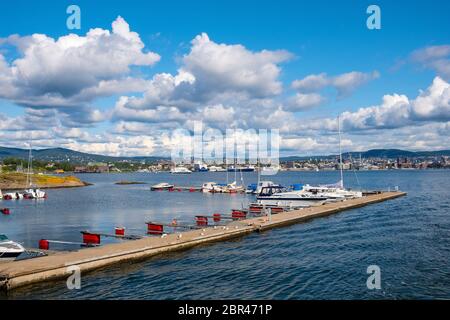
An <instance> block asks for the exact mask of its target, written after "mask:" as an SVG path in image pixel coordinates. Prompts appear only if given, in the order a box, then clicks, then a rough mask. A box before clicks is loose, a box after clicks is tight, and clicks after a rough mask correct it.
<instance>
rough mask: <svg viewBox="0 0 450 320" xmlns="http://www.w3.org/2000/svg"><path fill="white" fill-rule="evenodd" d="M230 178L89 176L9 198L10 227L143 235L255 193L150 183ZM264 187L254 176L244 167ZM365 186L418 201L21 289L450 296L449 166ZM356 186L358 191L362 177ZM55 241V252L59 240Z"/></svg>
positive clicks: (91, 294) (35, 294) (93, 293)
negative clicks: (76, 282) (373, 275)
mask: <svg viewBox="0 0 450 320" xmlns="http://www.w3.org/2000/svg"><path fill="white" fill-rule="evenodd" d="M225 175H226V174H225V173H195V174H192V175H186V176H185V175H182V176H175V175H170V174H132V175H122V174H120V175H119V174H111V175H95V174H93V175H81V176H80V177H81V178H82V179H83V180H86V181H89V182H92V183H94V185H93V186H90V187H86V188H77V189H59V190H49V191H48V193H49V199H48V200H46V201H40V202H33V201H16V202H11V201H9V202H6V201H4V202H3V204H2V206H5V205H6V204H7V205H8V206H9V207H10V208H11V211H12V214H11V215H10V216H1V217H0V233H6V234H8V235H9V236H10V238H13V239H15V240H17V241H20V242H23V243H24V244H25V245H26V246H28V247H36V246H37V241H38V240H39V239H40V238H48V239H64V240H69V241H80V239H81V237H80V234H79V231H80V230H83V229H89V230H95V231H103V232H112V231H113V228H114V227H115V226H117V225H123V226H126V227H128V228H129V229H135V230H134V232H135V233H139V232H144V230H145V227H146V226H145V224H144V222H145V221H147V220H151V219H156V220H166V221H170V220H171V219H172V218H173V217H178V218H179V219H181V220H183V219H184V220H186V221H188V220H190V219H192V216H194V215H196V214H211V213H213V212H227V211H228V210H229V209H231V208H236V207H241V206H242V204H245V203H247V202H248V201H251V200H252V198H251V197H250V196H245V195H233V196H230V195H220V194H215V195H210V194H201V193H189V192H170V193H169V192H150V191H149V185H128V186H119V185H114V182H116V181H119V180H139V181H146V182H148V183H150V184H153V183H157V182H160V181H167V182H175V183H176V184H179V185H185V186H188V185H200V184H201V183H202V182H206V181H217V182H224V180H225ZM244 178H245V182H246V183H250V182H255V181H256V175H255V174H251V173H248V174H245V176H244ZM358 178H359V182H360V184H361V185H362V186H363V188H365V189H386V188H387V187H389V186H390V187H391V188H393V187H394V186H399V187H400V189H401V190H404V191H407V192H408V196H407V197H402V198H399V199H395V200H391V201H387V202H383V203H379V204H374V205H369V206H366V207H363V208H358V209H354V210H350V211H347V212H343V213H340V214H337V215H333V216H329V217H326V218H320V219H316V220H313V221H310V222H307V223H303V224H297V225H294V226H291V227H286V228H280V229H275V230H272V231H268V232H264V233H261V234H252V235H249V236H246V237H243V238H240V239H237V240H233V241H228V242H222V243H216V244H213V245H207V246H202V247H197V248H194V249H192V250H189V251H184V252H179V253H171V254H165V255H162V256H159V257H154V258H151V259H149V260H146V261H144V262H139V263H127V264H121V265H117V266H113V267H109V268H107V269H102V270H98V271H95V272H92V273H89V274H86V275H83V278H82V289H81V290H72V291H70V290H68V289H67V288H66V286H65V282H64V281H60V282H54V283H44V284H39V285H35V286H31V287H26V288H23V289H18V290H16V291H13V292H12V293H10V294H9V296H7V297H5V296H3V298H16V299H17V298H18V299H55V298H57V299H404V298H414V299H429V298H434V299H436V298H446V299H449V298H450V266H449V261H450V210H449V209H450V199H449V195H450V191H449V187H448V182H449V181H450V171H449V170H447V171H445V170H426V171H369V172H359V173H358ZM270 180H273V181H275V182H280V183H283V184H285V185H288V184H291V183H294V182H297V183H298V182H304V183H331V182H335V181H337V180H338V174H337V173H336V172H282V173H280V174H278V175H276V176H274V177H270ZM346 185H347V186H349V187H352V186H353V187H357V186H358V182H357V180H356V179H355V176H354V174H353V173H351V172H348V173H346ZM54 248H56V247H54ZM374 264H375V265H378V266H379V267H380V268H381V290H369V289H367V286H366V280H367V277H368V275H367V273H366V270H367V267H368V266H369V265H374Z"/></svg>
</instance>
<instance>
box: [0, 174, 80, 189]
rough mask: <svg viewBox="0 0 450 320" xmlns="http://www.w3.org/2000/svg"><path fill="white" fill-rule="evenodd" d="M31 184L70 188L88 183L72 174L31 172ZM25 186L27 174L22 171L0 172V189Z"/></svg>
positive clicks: (22, 187) (44, 187) (23, 187)
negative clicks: (53, 174) (55, 174)
mask: <svg viewBox="0 0 450 320" xmlns="http://www.w3.org/2000/svg"><path fill="white" fill-rule="evenodd" d="M32 179H33V185H35V186H36V187H38V188H42V189H46V188H71V187H84V186H87V185H88V183H86V182H83V181H81V180H80V179H78V178H77V177H74V176H50V175H45V174H33V175H32ZM28 187H29V186H27V175H26V174H24V173H0V189H2V190H14V189H25V188H28Z"/></svg>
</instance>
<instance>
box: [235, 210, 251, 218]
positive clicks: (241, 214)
mask: <svg viewBox="0 0 450 320" xmlns="http://www.w3.org/2000/svg"><path fill="white" fill-rule="evenodd" d="M246 216H247V213H246V212H245V211H243V210H233V211H231V217H232V218H233V219H244V218H245V217H246Z"/></svg>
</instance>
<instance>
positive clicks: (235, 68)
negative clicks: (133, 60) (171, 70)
mask: <svg viewBox="0 0 450 320" xmlns="http://www.w3.org/2000/svg"><path fill="white" fill-rule="evenodd" d="M191 43H192V48H191V51H190V52H189V54H187V55H185V56H184V57H183V69H185V70H187V71H188V72H190V73H192V74H193V75H194V76H195V78H196V79H197V83H198V84H199V87H198V90H199V91H201V92H202V94H206V95H207V94H208V93H209V92H211V91H213V92H224V91H237V92H246V93H248V94H249V95H250V96H252V97H267V96H272V95H277V94H279V93H281V90H282V84H281V82H280V81H279V80H278V76H279V75H280V67H279V66H278V64H279V63H281V62H284V61H287V60H288V59H290V58H291V57H292V55H291V54H290V53H289V52H287V51H283V50H279V51H268V50H262V51H260V52H252V51H250V50H248V49H246V48H245V47H244V46H242V45H227V44H218V43H215V42H213V41H211V40H210V39H209V37H208V35H207V34H206V33H202V34H201V35H198V36H196V37H195V39H194V40H192V42H191Z"/></svg>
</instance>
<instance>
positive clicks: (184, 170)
mask: <svg viewBox="0 0 450 320" xmlns="http://www.w3.org/2000/svg"><path fill="white" fill-rule="evenodd" d="M170 173H172V174H189V173H192V171H191V170H189V169H188V168H185V167H175V168H173V169H172V170H170Z"/></svg>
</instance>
